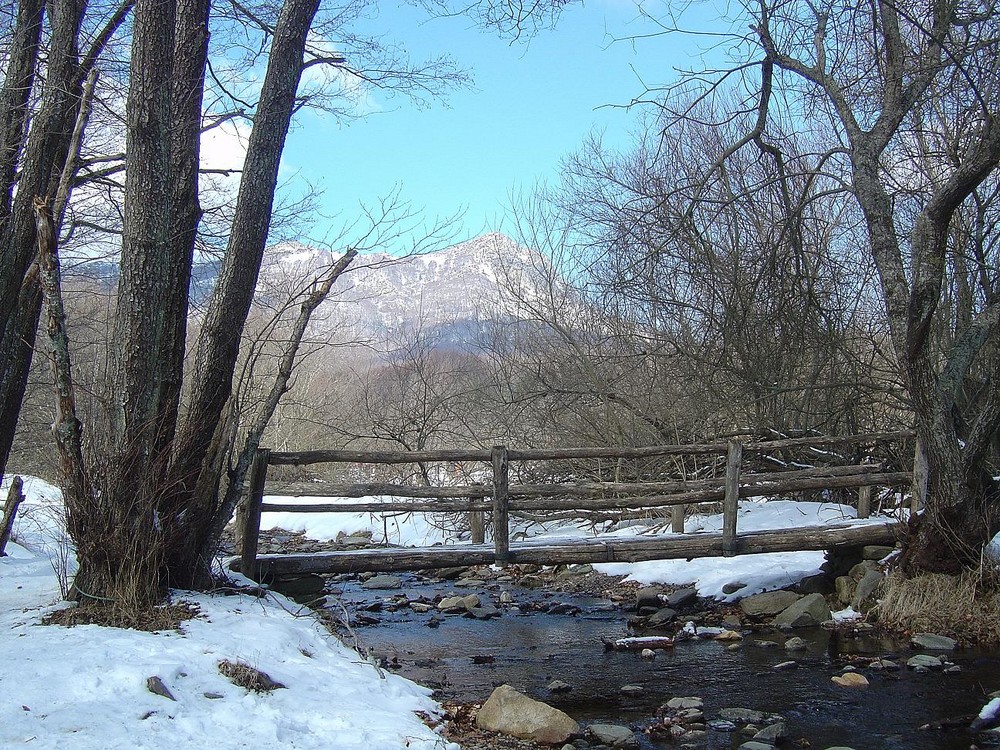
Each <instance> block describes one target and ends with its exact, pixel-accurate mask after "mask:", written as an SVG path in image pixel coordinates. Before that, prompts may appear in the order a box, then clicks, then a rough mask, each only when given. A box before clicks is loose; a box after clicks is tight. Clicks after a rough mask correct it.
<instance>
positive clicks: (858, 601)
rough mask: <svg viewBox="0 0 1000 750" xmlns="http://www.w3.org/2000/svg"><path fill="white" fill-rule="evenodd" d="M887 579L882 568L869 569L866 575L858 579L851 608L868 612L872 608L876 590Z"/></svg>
mask: <svg viewBox="0 0 1000 750" xmlns="http://www.w3.org/2000/svg"><path fill="white" fill-rule="evenodd" d="M883 581H885V573H883V572H882V571H881V570H877V569H876V570H869V571H868V572H867V573H865V575H864V577H863V578H862V579H861V580H860V581H858V586H857V588H856V589H855V590H854V596H853V598H852V599H851V609H853V610H854V611H855V612H867V611H868V610H869V609H871V606H872V604H873V602H872V600H873V598H874V596H875V592H876V591H878V588H879V587H880V586H881V585H882V582H883Z"/></svg>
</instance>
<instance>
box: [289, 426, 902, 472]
mask: <svg viewBox="0 0 1000 750" xmlns="http://www.w3.org/2000/svg"><path fill="white" fill-rule="evenodd" d="M911 437H913V432H912V431H900V432H872V433H867V434H863V435H846V436H843V437H833V436H820V437H803V438H787V439H783V440H766V441H762V442H759V443H747V444H745V445H744V450H746V451H753V452H762V451H770V450H781V449H785V448H800V447H818V446H828V445H854V444H857V443H876V442H887V441H892V440H903V439H906V438H911ZM727 448H728V443H705V444H700V445H694V444H691V445H653V446H648V447H644V448H557V449H524V450H509V451H508V459H509V460H511V461H550V460H559V459H573V458H653V457H657V456H697V455H704V454H710V453H717V454H724V453H725V452H726V450H727ZM492 455H493V454H492V451H488V450H439V451H354V450H316V451H294V452H288V451H282V452H278V451H274V452H272V453H271V458H270V462H271V464H272V465H294V466H304V465H308V464H318V463H368V464H407V463H418V462H425V461H426V462H434V461H482V462H484V463H489V462H490V461H491V460H492Z"/></svg>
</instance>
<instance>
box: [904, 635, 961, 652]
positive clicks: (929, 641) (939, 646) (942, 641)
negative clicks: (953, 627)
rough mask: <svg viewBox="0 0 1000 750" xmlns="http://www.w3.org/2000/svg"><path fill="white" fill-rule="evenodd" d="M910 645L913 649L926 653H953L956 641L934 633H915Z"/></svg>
mask: <svg viewBox="0 0 1000 750" xmlns="http://www.w3.org/2000/svg"><path fill="white" fill-rule="evenodd" d="M910 643H912V644H913V648H922V649H927V650H928V651H954V650H955V647H956V646H958V641H956V640H955V639H954V638H949V637H948V636H945V635H935V634H934V633H916V634H915V635H914V636H913V638H912V639H910Z"/></svg>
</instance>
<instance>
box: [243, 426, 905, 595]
mask: <svg viewBox="0 0 1000 750" xmlns="http://www.w3.org/2000/svg"><path fill="white" fill-rule="evenodd" d="M907 438H912V433H906V432H894V433H875V434H866V435H852V436H847V437H807V438H789V439H784V440H771V441H764V442H755V443H746V444H743V443H740V442H726V443H711V444H703V445H660V446H651V447H645V448H570V449H554V450H513V449H509V448H507V447H505V446H496V447H494V448H493V449H492V450H488V451H487V450H440V451H421V452H368V451H351V450H330V451H304V452H294V453H289V452H281V453H279V452H272V451H270V450H268V449H266V448H262V449H260V450H259V451H258V453H257V456H256V457H255V460H254V464H253V467H252V469H251V474H250V488H249V493H248V497H247V499H246V501H245V503H244V504H243V506H242V507H241V509H240V513H239V516H238V528H239V531H238V544H239V554H240V567H241V570H242V571H244V572H245V573H246V574H248V575H250V576H251V577H254V578H258V579H259V578H260V576H262V575H278V574H289V573H306V572H330V573H333V572H349V571H362V570H407V569H420V568H436V567H449V566H453V565H473V564H488V563H496V564H498V565H505V564H507V563H508V562H522V563H529V562H531V563H542V564H560V563H571V562H594V561H612V560H615V561H637V560H650V559H667V558H679V557H685V558H687V557H704V556H710V555H719V554H722V555H736V554H752V553H755V552H765V551H786V550H803V549H828V548H833V547H837V546H853V545H858V544H881V543H887V542H890V541H893V540H894V539H895V533H896V529H895V528H894V526H895V525H894V524H874V525H865V526H860V527H854V528H843V527H842V528H836V527H834V528H832V529H828V530H817V529H786V530H776V531H766V532H751V533H746V534H741V535H738V534H737V508H738V501H739V499H740V498H745V497H759V496H764V495H777V494H784V493H791V492H800V491H804V490H823V489H835V488H857V489H858V491H859V497H858V515H859V516H860V517H867V516H868V514H869V512H870V504H871V492H872V488H873V487H896V486H901V485H909V484H910V483H911V481H912V473H911V472H908V471H886V470H884V469H883V467H882V465H880V464H871V463H862V464H855V465H848V466H829V467H820V468H807V469H793V470H786V471H778V472H766V473H744V472H743V470H742V469H743V459H744V457H745V456H746V455H748V454H751V453H758V454H767V453H771V452H775V451H779V450H789V449H796V448H818V447H820V446H844V445H854V444H874V443H879V442H896V441H900V440H903V439H907ZM698 455H717V456H722V455H724V456H725V457H726V471H725V475H724V476H720V477H716V478H712V479H696V480H689V481H664V482H605V481H590V482H572V483H569V482H552V483H545V484H511V483H510V479H509V478H510V474H511V472H510V466H511V463H512V462H516V461H522V462H523V461H566V460H571V459H593V458H602V459H603V458H608V459H648V458H662V457H668V456H698ZM472 461H474V462H482V463H484V464H488V465H489V466H490V467H491V470H492V482H491V483H490V484H489V485H474V484H469V485H461V486H441V487H425V486H420V487H417V486H407V485H398V484H378V483H367V484H343V485H341V484H324V485H322V488H323V496H328V497H347V498H365V497H371V496H379V495H383V496H384V495H388V496H392V497H393V498H394V499H393V500H391V501H388V502H358V503H343V502H340V503H329V504H322V503H320V504H310V505H299V504H279V503H264V502H263V494H264V484H265V479H266V476H267V468H268V466H280V465H295V466H303V465H310V464H318V463H360V464H415V463H421V464H428V463H438V462H447V463H454V462H472ZM303 494H311V493H303ZM703 502H721V503H722V507H723V530H722V533H721V535H720V534H698V535H684V534H683V533H682V532H683V530H684V528H683V519H684V507H685V506H686V505H688V504H691V503H703ZM667 507H669V508H671V509H672V512H671V523H672V527H673V530H674V532H677V533H675V534H673V535H671V536H670V537H665V538H664V537H661V538H652V537H651V538H642V539H629V540H614V541H613V542H611V541H607V540H603V541H602V540H579V541H574V542H573V543H572V544H551V543H549V544H539V543H531V542H524V543H520V544H515V546H514V548H513V549H512V547H511V540H510V521H509V518H510V514H511V512H529V511H563V512H576V513H587V512H594V511H603V512H618V513H621V512H626V511H630V510H632V511H634V510H640V509H641V510H644V511H650V510H654V509H662V508H667ZM267 511H271V512H295V513H393V512H421V513H468V514H471V516H472V517H473V518H475V517H476V515H477V514H491V515H492V527H493V545H492V548H490V547H487V546H486V545H484V544H482V543H478V544H463V545H446V546H438V547H432V548H423V549H413V548H409V549H405V548H403V549H400V548H388V549H377V550H360V551H335V552H324V553H312V554H293V555H258V554H257V544H258V536H259V533H260V516H261V513H262V512H267ZM472 527H473V530H474V532H475V530H476V528H477V524H472ZM479 528H482V526H481V524H480V525H479ZM476 541H479V542H482V539H481V538H480V539H479V540H476Z"/></svg>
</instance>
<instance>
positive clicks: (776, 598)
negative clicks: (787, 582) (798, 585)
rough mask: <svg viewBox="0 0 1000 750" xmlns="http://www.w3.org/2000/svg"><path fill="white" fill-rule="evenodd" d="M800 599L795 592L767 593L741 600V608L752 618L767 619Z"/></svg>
mask: <svg viewBox="0 0 1000 750" xmlns="http://www.w3.org/2000/svg"><path fill="white" fill-rule="evenodd" d="M800 598H801V597H800V596H799V595H798V594H796V593H795V592H794V591H765V592H764V593H763V594H754V595H753V596H748V597H746V598H745V599H742V600H740V608H741V609H742V610H743V611H744V612H745V613H746V614H747V615H749V616H751V617H767V616H769V615H776V614H778V613H779V612H782V611H784V610H785V609H788V607H790V606H791V605H792V604H794V603H795V602H797V601H798V600H799V599H800Z"/></svg>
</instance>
